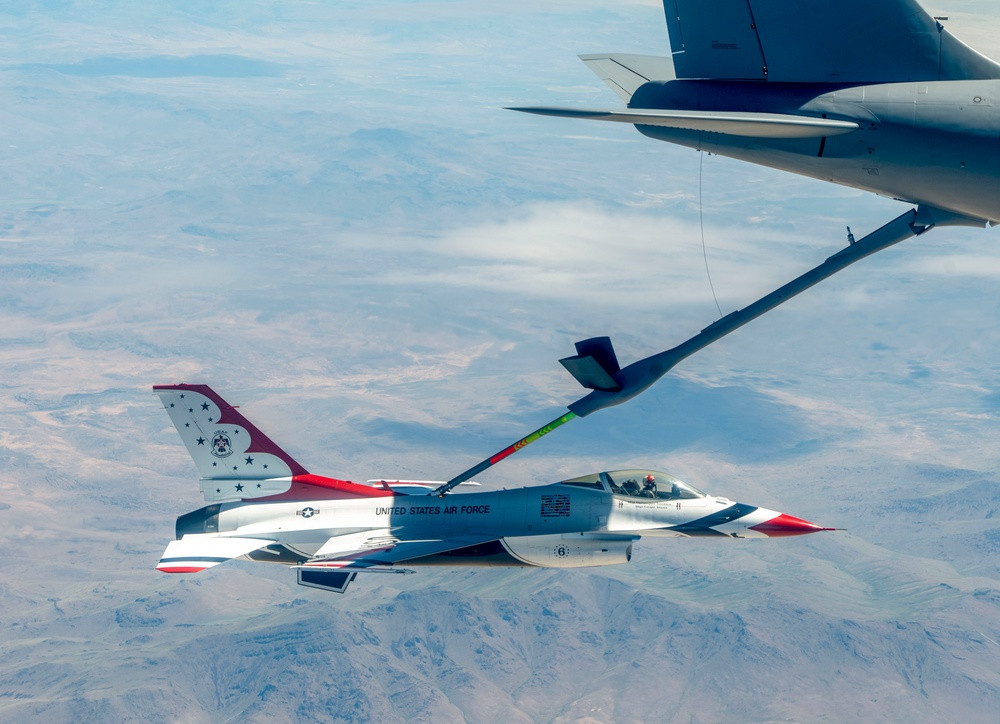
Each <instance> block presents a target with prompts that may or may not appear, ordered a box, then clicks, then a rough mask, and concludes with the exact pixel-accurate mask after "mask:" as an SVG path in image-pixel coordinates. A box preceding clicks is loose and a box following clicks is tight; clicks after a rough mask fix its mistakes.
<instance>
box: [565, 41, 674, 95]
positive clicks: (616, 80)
mask: <svg viewBox="0 0 1000 724" xmlns="http://www.w3.org/2000/svg"><path fill="white" fill-rule="evenodd" d="M580 60H582V61H583V62H584V63H585V64H586V66H587V67H588V68H590V69H591V70H592V71H594V73H596V74H597V76H598V77H599V78H600V79H601V80H603V81H604V82H605V83H607V85H608V87H609V88H611V90H613V91H614V92H615V93H616V94H617V95H618V97H619V98H621V99H622V100H623V101H625V102H626V103H628V102H629V101H630V100H631V99H632V94H633V93H635V91H636V89H638V88H639V86H641V85H643V84H644V83H648V82H649V81H651V80H673V78H674V63H673V61H672V60H671V59H670V58H663V57H660V56H656V55H629V54H624V53H613V54H609V53H599V54H593V55H581V56H580Z"/></svg>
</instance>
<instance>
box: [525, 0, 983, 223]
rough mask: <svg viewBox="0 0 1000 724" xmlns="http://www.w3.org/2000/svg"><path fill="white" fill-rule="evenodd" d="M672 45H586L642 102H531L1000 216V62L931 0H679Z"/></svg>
mask: <svg viewBox="0 0 1000 724" xmlns="http://www.w3.org/2000/svg"><path fill="white" fill-rule="evenodd" d="M663 6H664V11H665V14H666V21H667V30H668V35H669V40H670V48H671V57H670V58H661V57H653V56H639V55H615V54H602V55H583V56H580V57H581V59H582V60H583V61H584V63H586V64H587V65H588V66H589V67H590V68H591V69H592V70H594V71H595V72H596V73H597V74H598V75H599V76H600V77H601V78H602V79H603V80H604V81H605V82H606V83H607V84H608V85H609V86H610V87H611V89H612V90H614V91H615V92H616V93H617V94H618V96H619V97H620V98H621V99H622V100H623V101H625V103H626V104H627V108H621V109H598V110H583V109H579V108H551V107H537V108H517V109H514V110H520V111H526V112H529V113H539V114H543V115H550V116H562V117H569V118H581V119H591V120H601V121H617V122H623V123H631V124H634V125H635V127H636V129H638V131H639V132H640V133H642V134H644V135H646V136H649V137H650V138H655V139H659V140H661V141H668V142H670V143H676V144H680V145H682V146H688V147H690V148H695V149H699V150H702V151H707V152H711V153H715V154H719V155H721V156H729V157H732V158H737V159H741V160H744V161H749V162H751V163H756V164H761V165H764V166H770V167H772V168H777V169H782V170H784V171H791V172H792V173H797V174H802V175H804V176H811V177H813V178H817V179H821V180H824V181H831V182H833V183H837V184H842V185H845V186H851V187H854V188H858V189H864V190H866V191H872V192H875V193H877V194H881V195H883V196H889V197H892V198H896V199H899V200H901V201H905V202H908V203H911V204H915V205H916V206H917V208H916V209H912V210H910V211H908V212H907V213H906V214H904V216H903V217H900V219H902V218H904V217H906V219H907V221H908V223H909V224H910V225H911V226H912V231H913V233H912V234H910V236H913V235H916V234H920V233H923V232H924V231H926V230H928V229H929V228H931V227H933V226H935V225H948V224H951V225H970V226H980V227H982V226H985V225H986V223H987V222H990V223H996V222H998V221H1000V106H998V103H1000V65H998V64H997V63H996V62H994V61H993V60H990V59H989V58H987V57H985V56H983V55H981V54H980V53H978V52H976V51H975V50H972V49H971V48H969V47H968V46H967V45H965V44H963V43H962V42H961V41H959V40H958V39H957V38H955V37H954V36H953V35H951V34H950V33H949V32H948V30H947V29H946V28H945V27H944V25H942V21H946V20H947V18H933V17H931V16H930V15H928V14H927V13H926V12H925V11H924V10H923V9H922V8H921V7H920V5H919V4H918V3H917V2H916V0H874V1H873V0H837V1H836V2H831V0H664V2H663Z"/></svg>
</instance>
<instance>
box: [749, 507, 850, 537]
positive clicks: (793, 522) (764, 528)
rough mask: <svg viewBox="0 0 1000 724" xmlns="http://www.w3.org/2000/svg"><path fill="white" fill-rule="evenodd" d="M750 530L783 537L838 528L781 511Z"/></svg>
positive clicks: (768, 535)
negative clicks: (826, 526) (828, 526)
mask: <svg viewBox="0 0 1000 724" xmlns="http://www.w3.org/2000/svg"><path fill="white" fill-rule="evenodd" d="M750 530H755V531H757V532H758V533H763V534H764V535H766V536H767V537H768V538H782V537H785V536H790V535H805V534H806V533H818V532H819V531H821V530H837V529H836V528H824V527H823V526H820V525H816V524H815V523H810V522H809V521H808V520H802V518H796V517H794V516H791V515H785V514H784V513H779V514H778V515H776V516H775V517H774V518H771V520H768V521H765V522H763V523H758V524H757V525H754V526H750Z"/></svg>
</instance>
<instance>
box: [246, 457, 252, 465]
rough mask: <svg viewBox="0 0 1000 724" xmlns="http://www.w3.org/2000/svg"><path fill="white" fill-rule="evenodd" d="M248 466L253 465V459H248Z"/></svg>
mask: <svg viewBox="0 0 1000 724" xmlns="http://www.w3.org/2000/svg"><path fill="white" fill-rule="evenodd" d="M247 465H253V458H251V457H248V458H247Z"/></svg>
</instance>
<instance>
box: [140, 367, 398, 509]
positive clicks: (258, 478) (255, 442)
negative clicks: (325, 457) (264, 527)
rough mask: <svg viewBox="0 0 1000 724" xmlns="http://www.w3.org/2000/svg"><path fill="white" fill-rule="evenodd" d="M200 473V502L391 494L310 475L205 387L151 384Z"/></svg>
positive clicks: (215, 393)
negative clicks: (201, 498) (201, 496)
mask: <svg viewBox="0 0 1000 724" xmlns="http://www.w3.org/2000/svg"><path fill="white" fill-rule="evenodd" d="M153 391H154V392H155V393H156V394H157V395H158V396H159V398H160V401H161V402H162V403H163V407H164V408H165V409H166V411H167V414H168V415H170V420H171V421H172V422H173V423H174V427H176V428H177V432H178V433H179V434H180V436H181V440H182V441H183V442H184V446H185V447H186V448H187V450H188V452H189V453H190V454H191V457H192V458H193V459H194V464H195V465H196V466H197V468H198V472H199V473H201V492H202V494H204V496H205V500H207V501H209V502H219V501H227V500H247V499H251V498H252V499H257V500H259V499H263V498H266V499H269V500H326V499H341V498H359V497H362V498H373V497H383V496H391V495H393V492H392V491H391V490H381V489H378V488H373V487H371V486H368V485H359V484H357V483H352V482H350V481H347V480H337V479H335V478H326V477H322V476H320V475H311V474H310V473H309V472H308V471H307V470H306V469H305V468H304V467H302V465H300V464H299V463H298V462H297V461H296V460H295V459H294V458H293V457H292V456H291V455H289V454H288V453H287V452H285V451H284V450H282V449H281V448H280V447H278V445H276V444H275V443H274V442H273V441H272V440H271V438H269V437H268V436H267V435H265V434H264V433H263V432H261V431H260V430H258V429H257V427H256V426H255V425H254V424H253V423H252V422H250V421H249V420H247V419H246V418H245V417H244V416H243V415H242V414H241V413H240V412H239V410H237V409H236V407H234V406H233V405H230V404H229V403H227V402H226V401H225V400H223V399H222V397H220V396H219V394H218V393H217V392H216V391H215V390H213V389H212V388H211V387H209V386H208V385H154V386H153Z"/></svg>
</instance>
